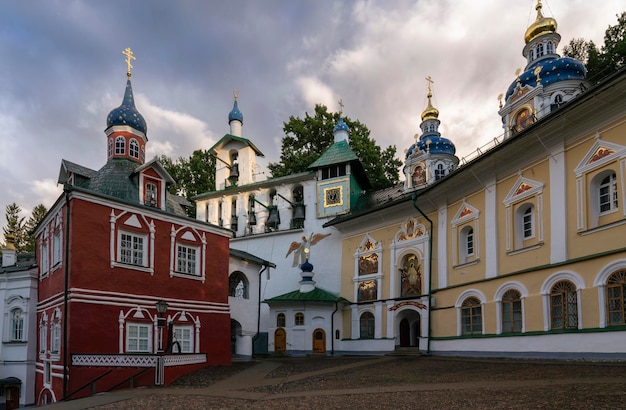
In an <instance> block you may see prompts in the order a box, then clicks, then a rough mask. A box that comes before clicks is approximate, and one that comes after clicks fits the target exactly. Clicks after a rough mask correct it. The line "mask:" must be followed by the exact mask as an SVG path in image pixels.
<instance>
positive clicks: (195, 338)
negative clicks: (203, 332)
mask: <svg viewBox="0 0 626 410" xmlns="http://www.w3.org/2000/svg"><path fill="white" fill-rule="evenodd" d="M167 322H168V323H169V322H172V323H173V325H172V330H174V329H176V328H177V327H192V328H193V331H192V336H191V337H192V340H191V342H192V343H193V348H192V351H191V352H182V353H200V327H201V324H200V317H198V316H196V317H195V318H194V317H193V316H191V315H190V314H189V313H188V312H186V311H184V310H181V311H179V312H176V313H175V314H174V315H173V316H170V317H168V319H167Z"/></svg>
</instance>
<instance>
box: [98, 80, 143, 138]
mask: <svg viewBox="0 0 626 410" xmlns="http://www.w3.org/2000/svg"><path fill="white" fill-rule="evenodd" d="M114 125H128V126H129V127H132V128H134V129H136V130H137V131H141V132H143V133H144V134H147V132H148V126H147V125H146V120H144V118H143V115H141V114H140V113H139V111H137V108H135V99H134V97H133V87H132V86H131V84H130V79H128V80H127V81H126V91H124V99H123V100H122V105H120V106H119V107H117V108H115V109H113V110H112V111H111V112H110V113H109V115H108V116H107V128H109V127H112V126H114Z"/></svg>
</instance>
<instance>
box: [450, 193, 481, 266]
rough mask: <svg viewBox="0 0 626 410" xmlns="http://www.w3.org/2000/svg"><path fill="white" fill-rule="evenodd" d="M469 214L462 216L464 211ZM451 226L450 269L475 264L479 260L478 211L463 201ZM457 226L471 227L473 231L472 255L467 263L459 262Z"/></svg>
mask: <svg viewBox="0 0 626 410" xmlns="http://www.w3.org/2000/svg"><path fill="white" fill-rule="evenodd" d="M466 209H467V210H468V211H469V212H467V213H465V214H464V211H465V210H466ZM451 225H452V238H453V240H452V267H453V268H455V269H456V268H458V267H461V266H464V265H467V264H471V263H476V262H478V261H479V260H480V230H479V226H480V211H479V210H478V209H477V208H475V207H473V206H472V205H470V204H468V203H467V202H466V201H465V200H463V203H462V204H461V206H460V207H459V209H458V211H456V214H454V217H453V218H452V221H451ZM459 226H462V227H465V226H471V227H472V230H473V231H474V255H473V257H472V258H471V260H469V261H461V260H460V258H461V255H460V251H461V245H462V243H461V232H460V230H459Z"/></svg>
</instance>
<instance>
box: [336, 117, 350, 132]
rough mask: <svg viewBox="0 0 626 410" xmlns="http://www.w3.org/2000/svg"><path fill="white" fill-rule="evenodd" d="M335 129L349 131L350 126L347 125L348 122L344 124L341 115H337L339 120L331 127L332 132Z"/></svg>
mask: <svg viewBox="0 0 626 410" xmlns="http://www.w3.org/2000/svg"><path fill="white" fill-rule="evenodd" d="M337 131H346V132H350V128H349V127H348V124H346V123H345V122H344V120H343V118H341V117H339V122H338V123H337V125H335V128H333V133H335V132H337Z"/></svg>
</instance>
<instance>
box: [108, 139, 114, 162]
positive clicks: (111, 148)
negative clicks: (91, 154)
mask: <svg viewBox="0 0 626 410" xmlns="http://www.w3.org/2000/svg"><path fill="white" fill-rule="evenodd" d="M108 154H109V158H110V157H111V156H112V155H113V138H109V150H108Z"/></svg>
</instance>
